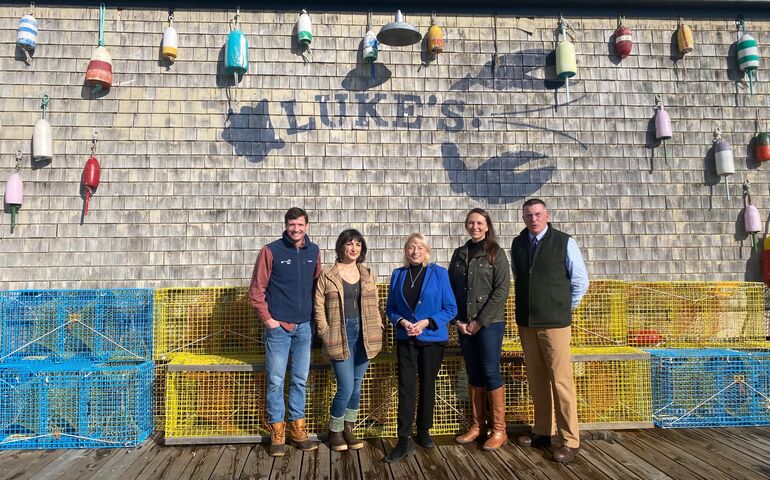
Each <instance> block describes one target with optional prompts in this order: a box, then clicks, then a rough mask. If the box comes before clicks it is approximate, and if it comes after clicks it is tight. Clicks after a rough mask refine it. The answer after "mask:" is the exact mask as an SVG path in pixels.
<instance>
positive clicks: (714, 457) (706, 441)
mask: <svg viewBox="0 0 770 480" xmlns="http://www.w3.org/2000/svg"><path fill="white" fill-rule="evenodd" d="M647 433H648V434H650V435H654V436H655V437H658V438H660V439H661V440H662V441H665V442H671V443H673V444H674V445H677V446H679V447H678V448H682V449H683V450H684V449H685V448H687V449H688V450H689V449H690V448H691V447H697V448H698V450H699V451H700V450H703V451H706V452H709V454H708V455H704V456H702V457H701V460H702V461H704V462H706V463H708V464H709V465H711V466H713V467H714V468H717V469H719V470H721V471H723V472H724V473H725V474H727V475H728V476H729V477H730V478H734V479H737V480H741V479H744V480H753V479H755V478H757V475H758V472H760V471H761V469H762V467H765V468H767V464H764V465H763V464H762V463H760V462H756V461H755V458H754V457H753V456H750V455H745V454H744V453H743V452H741V451H739V450H736V449H733V448H730V447H729V446H728V445H725V444H722V443H719V442H714V441H712V440H711V439H710V438H709V437H706V436H703V435H700V434H698V433H697V432H696V431H695V430H689V431H684V430H668V429H660V428H659V429H657V430H654V431H651V432H647ZM750 465H753V466H755V467H756V468H757V469H756V470H755V469H753V468H749V466H750Z"/></svg>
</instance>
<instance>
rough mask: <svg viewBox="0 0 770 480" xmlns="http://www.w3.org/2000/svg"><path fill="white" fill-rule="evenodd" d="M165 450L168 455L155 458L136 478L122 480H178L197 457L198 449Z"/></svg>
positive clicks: (170, 448) (169, 448)
mask: <svg viewBox="0 0 770 480" xmlns="http://www.w3.org/2000/svg"><path fill="white" fill-rule="evenodd" d="M164 450H168V453H167V454H166V455H159V456H157V457H155V459H154V460H153V462H152V463H151V464H149V465H147V468H145V469H144V470H142V471H141V472H139V475H137V476H134V477H129V476H127V475H122V476H121V479H125V480H177V479H178V478H179V477H180V476H181V475H182V472H184V470H185V468H187V465H189V464H190V462H191V461H192V460H193V458H194V457H195V455H196V451H197V450H198V447H165V448H164Z"/></svg>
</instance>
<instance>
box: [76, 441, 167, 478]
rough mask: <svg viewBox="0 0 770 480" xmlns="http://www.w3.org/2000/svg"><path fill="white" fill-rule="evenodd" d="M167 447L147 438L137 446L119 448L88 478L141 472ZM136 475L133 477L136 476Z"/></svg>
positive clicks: (115, 476) (113, 476)
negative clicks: (130, 471) (131, 471)
mask: <svg viewBox="0 0 770 480" xmlns="http://www.w3.org/2000/svg"><path fill="white" fill-rule="evenodd" d="M164 450H165V448H164V447H163V446H162V445H160V444H159V443H158V442H156V441H155V440H154V439H149V440H146V441H145V442H144V443H143V444H142V445H140V446H139V447H135V448H119V449H116V450H114V451H113V453H112V455H111V456H110V459H109V460H107V462H105V463H104V464H103V465H101V466H100V467H99V468H98V469H97V470H96V471H94V472H92V473H91V476H90V477H83V478H84V479H85V478H87V479H88V480H114V479H116V478H118V477H120V475H121V474H123V473H124V472H127V471H129V470H132V469H133V471H135V472H136V475H138V474H139V472H140V471H141V470H143V469H144V467H146V466H147V465H148V464H149V462H150V459H151V458H153V457H155V456H158V455H162V454H163V452H164ZM136 475H135V476H134V477H133V478H135V477H136Z"/></svg>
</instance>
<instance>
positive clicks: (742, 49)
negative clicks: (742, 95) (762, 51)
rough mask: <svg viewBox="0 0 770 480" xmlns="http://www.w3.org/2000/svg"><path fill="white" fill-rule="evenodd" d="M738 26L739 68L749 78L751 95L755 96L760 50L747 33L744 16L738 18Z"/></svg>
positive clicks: (737, 49) (737, 48)
mask: <svg viewBox="0 0 770 480" xmlns="http://www.w3.org/2000/svg"><path fill="white" fill-rule="evenodd" d="M736 26H737V27H738V43H737V45H736V51H737V52H738V66H739V67H740V69H741V71H742V72H744V74H745V75H746V76H747V77H749V93H750V95H754V80H756V70H757V69H758V68H759V48H758V47H757V41H756V40H755V39H754V37H752V36H751V35H749V34H748V33H746V24H745V23H744V21H743V17H742V16H741V17H738V21H737V22H736Z"/></svg>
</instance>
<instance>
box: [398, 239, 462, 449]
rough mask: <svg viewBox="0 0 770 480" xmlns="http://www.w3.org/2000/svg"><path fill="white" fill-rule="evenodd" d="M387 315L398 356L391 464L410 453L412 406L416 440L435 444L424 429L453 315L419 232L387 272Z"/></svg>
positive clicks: (442, 276) (441, 272)
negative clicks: (395, 437)
mask: <svg viewBox="0 0 770 480" xmlns="http://www.w3.org/2000/svg"><path fill="white" fill-rule="evenodd" d="M387 315H388V319H390V322H391V323H392V324H393V327H394V328H395V329H396V357H397V359H398V444H397V445H396V448H394V449H393V451H392V452H391V453H390V454H389V455H388V456H386V457H385V459H384V460H385V461H386V462H389V463H393V462H398V461H399V460H401V459H403V458H404V457H406V456H409V455H413V454H414V452H415V449H414V443H412V439H411V434H412V421H413V419H414V413H415V407H416V410H417V441H418V442H419V443H420V445H422V446H423V447H424V448H432V447H434V446H435V444H434V443H433V439H432V438H431V437H430V433H429V430H430V428H431V427H432V426H433V407H434V404H435V397H436V391H435V390H436V389H435V384H436V376H437V375H438V371H439V369H440V368H441V361H442V360H443V358H444V348H445V347H446V343H447V340H449V332H448V331H447V324H448V323H449V321H450V320H452V319H453V318H455V315H457V304H456V303H455V296H454V293H453V292H452V287H451V285H450V283H449V274H448V272H447V270H446V269H445V268H443V267H440V266H438V265H436V264H434V263H430V245H428V242H427V240H426V239H425V237H424V236H422V235H420V234H419V233H413V234H412V235H410V236H409V238H407V240H406V244H405V245H404V266H403V267H401V268H397V269H395V270H394V271H393V274H392V275H391V277H390V290H389V292H388V307H387ZM418 377H419V379H420V392H419V398H418V399H417V398H415V397H417V391H416V390H417V378H418ZM415 403H416V405H415Z"/></svg>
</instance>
